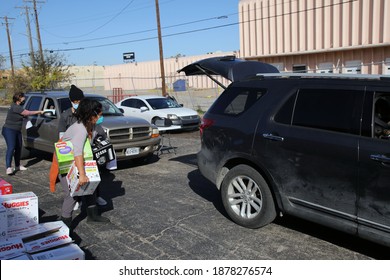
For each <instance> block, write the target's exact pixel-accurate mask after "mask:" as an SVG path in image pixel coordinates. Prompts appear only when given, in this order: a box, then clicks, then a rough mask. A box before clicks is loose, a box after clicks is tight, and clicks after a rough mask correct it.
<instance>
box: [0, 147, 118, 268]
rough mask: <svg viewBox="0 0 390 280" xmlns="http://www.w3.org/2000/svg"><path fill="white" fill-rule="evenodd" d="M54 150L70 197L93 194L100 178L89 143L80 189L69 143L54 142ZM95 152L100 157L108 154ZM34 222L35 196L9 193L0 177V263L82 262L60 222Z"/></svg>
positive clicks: (35, 211) (36, 208)
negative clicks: (84, 182)
mask: <svg viewBox="0 0 390 280" xmlns="http://www.w3.org/2000/svg"><path fill="white" fill-rule="evenodd" d="M54 148H55V152H56V156H57V161H58V166H59V173H60V174H66V179H67V182H68V185H69V191H70V195H71V196H83V195H89V194H93V193H94V191H95V190H96V188H97V186H98V184H99V183H100V175H99V170H98V165H97V163H96V161H95V160H93V157H94V154H93V152H92V149H91V144H90V143H89V141H86V143H85V145H84V151H83V152H84V160H85V162H84V168H85V173H86V175H87V176H88V178H89V183H88V184H85V185H83V186H79V184H78V183H79V176H78V170H77V167H76V165H75V163H74V156H73V146H72V143H71V142H70V141H68V142H57V143H55V144H54ZM97 152H98V154H99V156H100V157H102V156H105V155H106V154H108V152H106V153H102V151H101V150H97ZM114 159H115V157H114ZM108 160H112V158H111V157H110V158H108ZM38 220H39V216H38V197H37V196H36V195H35V194H34V193H33V192H24V193H15V194H12V186H11V185H10V184H9V183H7V182H6V181H4V180H3V179H1V178H0V260H5V259H13V260H69V259H72V260H75V259H78V260H80V259H85V254H84V252H83V251H82V250H81V249H80V248H79V247H78V246H77V245H76V244H74V243H73V240H72V238H71V237H70V236H69V228H68V227H67V226H66V225H65V224H64V223H63V222H62V221H56V222H49V223H41V224H40V223H39V221H38Z"/></svg>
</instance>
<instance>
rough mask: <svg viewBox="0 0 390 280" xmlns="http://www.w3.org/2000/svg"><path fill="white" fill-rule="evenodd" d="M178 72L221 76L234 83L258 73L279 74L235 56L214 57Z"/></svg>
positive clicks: (256, 62) (261, 64) (268, 67)
mask: <svg viewBox="0 0 390 280" xmlns="http://www.w3.org/2000/svg"><path fill="white" fill-rule="evenodd" d="M177 72H179V73H180V72H184V73H185V74H186V75H187V76H193V75H207V76H211V75H220V76H222V77H224V78H226V79H228V80H230V81H232V82H235V81H240V80H245V79H247V78H249V77H252V76H255V75H256V74H258V73H279V70H278V69H277V68H276V67H274V66H272V65H270V64H267V63H263V62H260V61H250V60H243V59H237V58H236V57H235V56H223V57H212V58H207V59H203V60H199V61H197V62H194V63H192V64H189V65H187V66H185V67H184V68H182V69H180V70H178V71H177Z"/></svg>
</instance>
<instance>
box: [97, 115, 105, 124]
mask: <svg viewBox="0 0 390 280" xmlns="http://www.w3.org/2000/svg"><path fill="white" fill-rule="evenodd" d="M103 119H104V117H103V116H100V117H99V118H98V120H97V121H96V124H101V123H102V122H103Z"/></svg>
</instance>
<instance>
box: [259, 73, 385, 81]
mask: <svg viewBox="0 0 390 280" xmlns="http://www.w3.org/2000/svg"><path fill="white" fill-rule="evenodd" d="M256 77H259V78H268V77H278V78H298V79H300V78H317V79H320V78H332V79H366V80H367V79H368V80H387V81H390V75H388V76H385V75H371V74H334V73H283V72H281V73H259V74H256Z"/></svg>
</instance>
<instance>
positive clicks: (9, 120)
mask: <svg viewBox="0 0 390 280" xmlns="http://www.w3.org/2000/svg"><path fill="white" fill-rule="evenodd" d="M25 100H26V97H25V95H24V93H23V92H17V93H15V94H14V95H13V97H12V101H13V102H12V104H11V106H10V108H9V109H8V113H7V117H6V119H5V123H4V125H3V128H2V131H1V134H2V135H3V136H4V138H5V142H6V144H7V151H6V156H5V162H6V173H7V175H12V174H14V172H16V171H19V170H20V171H24V170H27V168H26V167H24V166H23V165H21V164H20V156H21V151H22V125H23V118H24V117H27V116H31V115H38V114H42V113H43V111H29V110H26V109H24V108H23V105H24V102H25ZM12 157H13V158H14V161H15V169H12Z"/></svg>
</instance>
